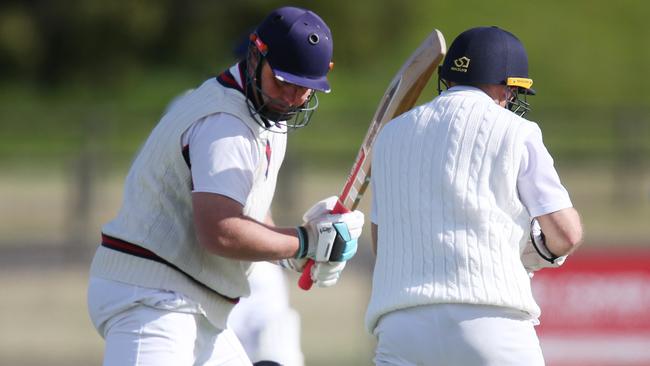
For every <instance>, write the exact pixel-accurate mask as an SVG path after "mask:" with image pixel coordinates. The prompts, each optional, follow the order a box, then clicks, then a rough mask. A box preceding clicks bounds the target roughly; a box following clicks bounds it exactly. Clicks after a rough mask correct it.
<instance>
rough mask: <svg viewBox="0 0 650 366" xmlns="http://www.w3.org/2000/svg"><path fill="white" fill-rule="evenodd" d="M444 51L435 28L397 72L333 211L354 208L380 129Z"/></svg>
mask: <svg viewBox="0 0 650 366" xmlns="http://www.w3.org/2000/svg"><path fill="white" fill-rule="evenodd" d="M446 52H447V45H446V44H445V38H444V37H443V35H442V33H441V32H440V31H439V30H437V29H434V30H433V32H431V34H429V36H428V37H427V38H426V39H425V40H424V42H422V44H421V45H420V46H419V47H418V48H417V49H416V50H415V52H413V54H412V55H411V57H409V59H408V60H406V62H405V63H404V64H403V65H402V67H401V68H400V70H399V71H398V72H397V74H396V75H395V77H394V78H393V80H392V81H391V82H390V84H389V85H388V89H386V92H385V93H384V96H383V97H382V98H381V101H380V103H379V106H378V107H377V111H375V116H374V117H373V118H372V120H371V121H370V127H369V128H368V132H366V137H365V138H364V139H363V143H362V144H361V148H360V149H359V152H358V154H357V158H356V160H355V162H354V164H353V165H352V170H351V171H350V174H349V175H348V178H347V180H346V181H345V185H344V186H343V190H342V191H341V194H340V195H339V197H338V201H337V202H336V205H335V206H334V209H333V210H332V213H334V214H339V213H345V212H349V211H352V210H354V209H356V208H357V206H358V205H359V202H360V201H361V198H362V197H363V193H364V192H365V190H366V188H367V187H368V183H369V182H370V163H371V161H372V158H371V153H372V145H373V144H374V142H375V139H376V138H377V134H378V133H379V130H380V129H381V128H382V127H383V126H384V125H385V124H386V123H388V122H389V121H391V120H392V119H393V118H395V117H397V116H399V115H400V114H402V113H404V112H406V111H408V110H410V109H411V108H413V106H414V105H415V103H416V102H417V99H418V97H419V96H420V93H421V92H422V89H424V86H425V85H426V84H427V82H428V81H429V79H430V78H431V76H432V75H433V72H434V71H435V69H436V68H437V67H438V65H439V64H440V62H441V61H442V59H443V57H444V56H445V53H446ZM313 265H314V261H313V260H311V259H310V260H309V261H308V262H307V265H306V266H305V269H304V270H303V272H302V275H301V276H300V279H299V280H298V285H299V286H300V288H302V289H303V290H309V289H310V288H311V286H312V284H313V283H312V280H311V275H310V273H311V267H312V266H313Z"/></svg>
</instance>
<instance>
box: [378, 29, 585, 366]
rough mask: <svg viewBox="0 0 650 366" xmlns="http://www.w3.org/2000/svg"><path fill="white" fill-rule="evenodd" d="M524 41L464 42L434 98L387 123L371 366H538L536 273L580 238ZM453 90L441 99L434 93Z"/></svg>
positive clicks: (497, 37)
mask: <svg viewBox="0 0 650 366" xmlns="http://www.w3.org/2000/svg"><path fill="white" fill-rule="evenodd" d="M532 84H533V81H532V79H531V78H530V77H529V75H528V57H527V54H526V51H525V49H524V46H523V44H522V43H521V41H520V40H519V39H518V38H517V37H515V36H514V35H513V34H512V33H510V32H508V31H505V30H503V29H500V28H498V27H477V28H472V29H469V30H467V31H465V32H463V33H461V34H460V35H459V36H458V37H457V38H456V39H455V40H454V41H453V43H452V45H451V46H450V48H449V50H448V53H447V55H446V58H445V60H444V62H443V64H442V67H441V68H440V74H439V94H440V95H439V96H438V97H436V98H434V99H433V100H432V101H430V102H428V103H426V104H424V105H422V106H419V107H417V108H415V109H413V110H411V111H409V112H407V113H405V114H403V115H401V116H399V117H397V118H396V119H395V120H393V121H392V122H390V123H388V124H387V125H386V127H384V128H383V129H382V131H381V132H380V134H379V136H378V138H377V141H376V143H375V147H374V155H373V159H372V178H371V183H370V184H371V187H372V192H373V195H372V196H373V202H372V209H371V216H370V218H371V221H372V236H373V244H374V250H375V253H376V263H375V267H374V273H373V281H372V294H371V299H370V302H369V305H368V309H367V314H366V326H367V329H368V331H369V332H371V333H372V334H374V335H375V336H376V337H377V348H376V352H375V358H374V361H375V364H377V365H445V366H451V365H458V366H467V365H472V366H477V365H492V366H515V365H517V366H521V365H526V366H536V365H544V358H543V355H542V351H541V347H540V344H539V340H538V338H537V335H536V333H535V330H534V325H535V324H537V323H538V320H537V319H538V317H539V315H540V309H539V307H538V305H537V304H536V302H535V299H534V298H533V296H532V292H531V286H530V276H529V274H530V273H532V272H534V271H536V270H538V269H540V268H544V267H557V266H558V265H560V264H561V263H562V262H563V261H564V259H565V258H566V256H567V255H569V254H570V253H572V252H573V251H574V250H575V249H576V248H577V247H578V246H579V245H580V243H581V241H582V227H581V223H580V218H579V215H578V212H577V211H576V210H575V209H574V208H573V205H572V203H571V200H570V198H569V194H568V193H567V190H566V189H565V188H564V186H563V185H562V183H561V182H560V179H559V176H558V173H557V172H556V170H555V168H554V166H553V159H552V158H551V155H550V154H549V152H548V150H547V149H546V147H545V146H544V143H543V140H542V133H541V130H540V128H539V126H538V125H537V124H536V123H534V122H531V121H529V120H527V119H525V118H524V117H523V116H524V114H525V113H526V112H528V111H529V110H530V104H529V103H528V101H527V96H529V95H532V94H535V91H534V90H533V89H532V88H531V86H532ZM443 88H445V89H446V90H444V91H443V90H440V89H443Z"/></svg>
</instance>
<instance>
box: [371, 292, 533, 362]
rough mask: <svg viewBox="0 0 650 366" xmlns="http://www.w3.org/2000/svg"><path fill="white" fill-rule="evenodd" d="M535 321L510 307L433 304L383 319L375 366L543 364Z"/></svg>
mask: <svg viewBox="0 0 650 366" xmlns="http://www.w3.org/2000/svg"><path fill="white" fill-rule="evenodd" d="M534 322H536V320H532V319H530V318H529V317H528V315H527V314H525V313H523V312H521V311H518V310H514V309H509V308H503V307H496V306H483V305H467V304H436V305H426V306H416V307H412V308H406V309H400V310H396V311H393V312H390V313H388V314H386V315H384V316H382V317H381V318H380V320H379V322H378V324H377V327H376V328H375V330H374V334H375V336H376V337H377V349H376V351H375V358H374V361H375V364H376V365H382V366H384V365H400V366H401V365H403V366H406V365H418V366H422V365H432V366H433V365H444V366H456V365H457V366H543V365H544V358H543V356H542V350H541V347H540V345H539V339H538V338H537V334H536V333H535V329H534Z"/></svg>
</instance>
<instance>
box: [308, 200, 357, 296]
mask: <svg viewBox="0 0 650 366" xmlns="http://www.w3.org/2000/svg"><path fill="white" fill-rule="evenodd" d="M346 212H350V210H348V209H347V208H346V207H345V206H343V204H342V203H341V199H340V198H339V199H338V200H336V205H335V206H334V208H333V209H332V211H330V213H332V214H335V215H336V214H343V213H346ZM313 266H314V260H313V259H311V258H310V259H308V260H307V264H305V268H304V269H303V270H302V274H301V275H300V278H299V279H298V287H300V288H301V289H303V290H305V291H308V290H309V289H310V288H311V286H312V285H313V284H314V281H312V279H311V267H313Z"/></svg>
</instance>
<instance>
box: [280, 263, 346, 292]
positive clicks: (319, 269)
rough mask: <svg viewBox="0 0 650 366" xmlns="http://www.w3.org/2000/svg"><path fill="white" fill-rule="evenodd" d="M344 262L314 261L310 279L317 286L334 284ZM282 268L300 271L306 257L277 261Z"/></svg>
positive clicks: (303, 266) (343, 266)
mask: <svg viewBox="0 0 650 366" xmlns="http://www.w3.org/2000/svg"><path fill="white" fill-rule="evenodd" d="M345 263H346V262H315V263H314V265H313V266H312V267H311V273H310V276H311V280H312V282H313V283H314V284H316V286H318V287H330V286H334V285H335V284H336V283H337V282H338V280H339V277H340V276H341V272H342V271H343V268H345ZM278 264H279V265H280V266H282V267H283V268H286V269H290V270H292V271H296V272H302V271H303V269H304V268H305V264H307V258H302V259H294V258H287V259H282V260H280V261H278Z"/></svg>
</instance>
